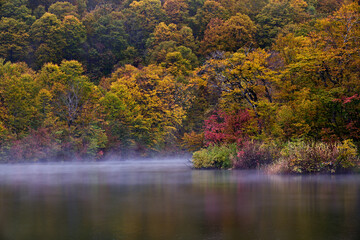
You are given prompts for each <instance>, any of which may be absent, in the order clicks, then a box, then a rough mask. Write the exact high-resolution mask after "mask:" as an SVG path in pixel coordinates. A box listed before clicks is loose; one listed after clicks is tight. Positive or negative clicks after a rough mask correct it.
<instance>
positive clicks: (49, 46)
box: [30, 13, 66, 67]
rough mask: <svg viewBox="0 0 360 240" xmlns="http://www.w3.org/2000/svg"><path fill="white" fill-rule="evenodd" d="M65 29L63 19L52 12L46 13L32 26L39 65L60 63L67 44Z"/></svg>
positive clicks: (31, 31) (31, 34) (31, 35)
mask: <svg viewBox="0 0 360 240" xmlns="http://www.w3.org/2000/svg"><path fill="white" fill-rule="evenodd" d="M63 30H64V29H63V27H62V24H61V21H60V20H59V19H57V17H56V16H55V15H54V14H51V13H45V14H44V15H43V16H42V17H41V18H40V19H38V20H36V21H35V22H34V24H33V25H32V26H31V29H30V37H31V40H32V42H33V46H34V48H35V49H34V51H35V57H36V66H37V67H41V66H42V65H43V64H44V63H47V62H54V63H59V62H60V61H61V60H62V57H63V49H64V47H65V45H66V40H65V38H64V31H63Z"/></svg>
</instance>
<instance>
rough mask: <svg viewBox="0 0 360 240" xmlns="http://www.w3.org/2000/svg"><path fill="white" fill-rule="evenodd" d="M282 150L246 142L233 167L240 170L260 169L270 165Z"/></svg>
mask: <svg viewBox="0 0 360 240" xmlns="http://www.w3.org/2000/svg"><path fill="white" fill-rule="evenodd" d="M279 151H280V150H279V149H278V148H276V147H275V146H271V145H268V144H265V143H260V142H254V141H246V142H243V144H242V147H241V148H240V149H239V150H238V152H237V156H236V158H235V159H234V160H233V167H234V168H238V169H259V168H260V167H262V166H264V165H267V164H270V163H272V162H273V161H274V157H275V156H276V155H277V153H278V152H279Z"/></svg>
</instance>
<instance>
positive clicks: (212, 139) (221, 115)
mask: <svg viewBox="0 0 360 240" xmlns="http://www.w3.org/2000/svg"><path fill="white" fill-rule="evenodd" d="M251 122H252V116H251V115H250V113H249V111H248V110H246V109H244V110H240V111H238V112H236V113H235V112H234V113H231V114H228V113H226V112H224V111H221V110H219V111H215V112H214V114H212V115H211V116H210V117H209V118H208V119H207V120H205V141H206V143H207V145H210V144H219V143H238V144H241V143H242V142H243V141H245V140H247V139H248V138H249V136H248V133H247V126H249V124H250V123H251Z"/></svg>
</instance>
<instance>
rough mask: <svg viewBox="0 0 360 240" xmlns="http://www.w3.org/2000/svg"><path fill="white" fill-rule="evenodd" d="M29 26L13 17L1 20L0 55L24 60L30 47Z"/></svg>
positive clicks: (10, 58)
mask: <svg viewBox="0 0 360 240" xmlns="http://www.w3.org/2000/svg"><path fill="white" fill-rule="evenodd" d="M28 29H29V27H28V26H27V25H26V23H24V22H21V21H18V20H15V19H13V18H5V17H4V18H2V19H1V20H0V57H2V58H4V59H6V60H9V61H12V62H16V61H19V60H24V59H25V56H26V53H27V52H28V48H29V34H28Z"/></svg>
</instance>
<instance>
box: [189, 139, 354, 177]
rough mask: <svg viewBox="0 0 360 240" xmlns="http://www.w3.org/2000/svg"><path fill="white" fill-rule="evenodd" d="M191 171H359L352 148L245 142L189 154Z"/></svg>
mask: <svg viewBox="0 0 360 240" xmlns="http://www.w3.org/2000/svg"><path fill="white" fill-rule="evenodd" d="M192 162H193V165H194V168H202V169H208V168H217V169H229V168H233V169H263V170H265V171H266V172H268V173H290V174H291V173H342V172H351V171H359V167H360V164H359V163H360V160H359V156H358V151H357V148H356V146H355V145H354V144H353V142H351V141H350V140H345V141H343V142H338V143H324V142H305V141H299V142H288V143H286V144H285V145H284V146H281V147H280V146H278V145H276V144H273V143H270V144H269V143H262V142H256V141H249V142H245V143H243V144H242V145H241V146H238V145H236V144H227V145H211V146H209V147H207V148H204V149H201V150H199V151H197V152H195V153H194V154H193V159H192Z"/></svg>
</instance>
